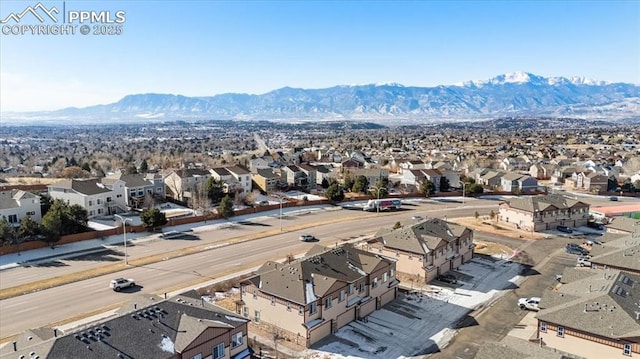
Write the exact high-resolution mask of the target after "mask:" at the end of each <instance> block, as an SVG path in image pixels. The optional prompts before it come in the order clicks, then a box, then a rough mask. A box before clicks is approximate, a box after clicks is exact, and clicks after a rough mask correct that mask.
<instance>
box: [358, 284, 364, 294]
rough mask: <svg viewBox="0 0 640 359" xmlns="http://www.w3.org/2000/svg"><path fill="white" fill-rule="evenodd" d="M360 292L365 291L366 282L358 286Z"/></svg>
mask: <svg viewBox="0 0 640 359" xmlns="http://www.w3.org/2000/svg"><path fill="white" fill-rule="evenodd" d="M358 292H360V293H362V292H364V283H360V287H359V288H358Z"/></svg>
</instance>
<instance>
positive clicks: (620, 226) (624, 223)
mask: <svg viewBox="0 0 640 359" xmlns="http://www.w3.org/2000/svg"><path fill="white" fill-rule="evenodd" d="M636 223H637V228H638V230H639V231H640V220H638V219H633V218H630V217H613V219H612V220H611V221H610V222H609V224H607V227H608V228H613V229H617V230H619V231H625V232H629V233H633V232H634V230H635V227H636Z"/></svg>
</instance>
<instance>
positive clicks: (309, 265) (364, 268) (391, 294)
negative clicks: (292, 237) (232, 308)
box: [237, 245, 399, 346]
mask: <svg viewBox="0 0 640 359" xmlns="http://www.w3.org/2000/svg"><path fill="white" fill-rule="evenodd" d="M398 284H399V282H398V281H397V280H396V266H395V262H394V261H393V260H391V259H389V258H385V257H383V256H381V255H379V254H375V253H370V252H367V251H364V250H360V249H356V248H354V247H352V246H348V245H345V246H342V247H337V248H326V247H323V246H319V245H316V246H314V247H313V248H312V249H311V250H310V251H309V252H307V253H306V255H305V257H304V258H301V259H298V260H294V261H292V262H290V263H277V262H267V263H265V264H264V265H263V266H262V267H261V268H260V269H259V270H258V271H257V274H256V275H255V276H254V277H251V278H249V279H247V280H245V281H243V282H242V283H241V300H240V301H239V302H238V307H237V311H238V313H241V314H242V315H243V316H244V317H246V318H249V319H251V320H252V321H253V322H254V323H256V325H262V324H264V325H266V326H267V327H270V328H273V329H271V330H272V331H277V332H278V333H279V334H280V335H282V336H283V337H285V338H288V339H289V340H292V341H295V342H297V343H298V344H302V345H306V346H310V345H312V344H314V343H316V342H317V341H319V340H320V339H322V338H324V337H326V336H328V335H330V334H331V333H334V332H335V331H337V330H338V329H340V328H341V327H343V326H345V325H346V324H348V323H349V322H351V321H354V320H359V319H363V318H365V317H366V316H367V315H369V314H370V313H372V312H373V311H375V310H377V309H380V308H381V307H382V306H384V305H385V304H387V303H389V302H390V301H392V300H393V299H395V298H396V294H397V286H398Z"/></svg>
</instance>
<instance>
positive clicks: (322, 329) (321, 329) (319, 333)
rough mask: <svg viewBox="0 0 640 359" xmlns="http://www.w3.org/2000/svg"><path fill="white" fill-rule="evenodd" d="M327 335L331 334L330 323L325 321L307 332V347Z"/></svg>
mask: <svg viewBox="0 0 640 359" xmlns="http://www.w3.org/2000/svg"><path fill="white" fill-rule="evenodd" d="M329 334H331V321H330V320H327V321H325V322H324V323H322V324H320V325H318V326H317V327H315V328H313V329H312V330H311V332H309V345H311V344H314V343H315V342H317V341H318V340H320V339H322V338H324V337H326V336H327V335H329Z"/></svg>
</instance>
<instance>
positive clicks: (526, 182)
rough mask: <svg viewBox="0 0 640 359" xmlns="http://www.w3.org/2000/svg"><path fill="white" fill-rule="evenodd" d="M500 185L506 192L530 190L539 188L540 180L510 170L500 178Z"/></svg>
mask: <svg viewBox="0 0 640 359" xmlns="http://www.w3.org/2000/svg"><path fill="white" fill-rule="evenodd" d="M500 186H501V187H502V190H503V191H505V192H518V191H519V192H530V191H535V190H537V189H538V181H537V180H536V179H535V178H533V177H531V176H529V175H523V174H519V173H516V172H509V173H507V174H505V175H504V176H502V178H501V179H500Z"/></svg>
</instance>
